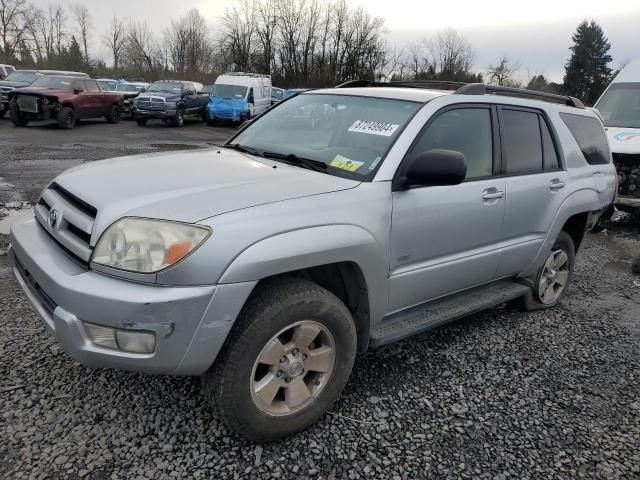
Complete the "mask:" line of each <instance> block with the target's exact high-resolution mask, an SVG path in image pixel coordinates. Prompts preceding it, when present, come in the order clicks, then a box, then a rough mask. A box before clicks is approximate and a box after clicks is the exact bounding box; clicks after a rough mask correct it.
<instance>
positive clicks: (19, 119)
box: [9, 108, 29, 127]
mask: <svg viewBox="0 0 640 480" xmlns="http://www.w3.org/2000/svg"><path fill="white" fill-rule="evenodd" d="M9 118H11V121H12V122H13V124H14V125H15V126H16V127H26V126H27V125H28V124H29V119H28V118H26V117H25V116H24V114H22V113H20V112H18V111H17V110H15V109H13V108H12V109H11V112H10V113H9Z"/></svg>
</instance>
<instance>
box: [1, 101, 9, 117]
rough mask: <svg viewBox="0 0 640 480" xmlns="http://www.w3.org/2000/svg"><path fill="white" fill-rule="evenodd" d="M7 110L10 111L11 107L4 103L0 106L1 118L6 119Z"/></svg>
mask: <svg viewBox="0 0 640 480" xmlns="http://www.w3.org/2000/svg"><path fill="white" fill-rule="evenodd" d="M7 110H9V107H8V106H7V105H5V104H4V103H3V104H1V105H0V118H2V117H4V114H5V113H7Z"/></svg>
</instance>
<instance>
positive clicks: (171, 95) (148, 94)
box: [139, 92, 180, 100]
mask: <svg viewBox="0 0 640 480" xmlns="http://www.w3.org/2000/svg"><path fill="white" fill-rule="evenodd" d="M146 97H162V98H164V99H167V100H168V99H170V98H174V97H175V98H180V94H179V93H171V92H145V93H141V94H140V96H139V98H146Z"/></svg>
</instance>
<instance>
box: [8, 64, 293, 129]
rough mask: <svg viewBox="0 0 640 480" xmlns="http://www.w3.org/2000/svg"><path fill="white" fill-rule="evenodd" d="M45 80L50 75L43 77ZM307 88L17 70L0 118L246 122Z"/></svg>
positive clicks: (265, 78)
mask: <svg viewBox="0 0 640 480" xmlns="http://www.w3.org/2000/svg"><path fill="white" fill-rule="evenodd" d="M42 77H47V78H46V79H43V78H42ZM301 91H303V89H295V90H283V89H281V88H277V87H273V86H272V85H271V77H270V76H269V75H259V74H253V73H244V72H233V73H227V74H223V75H220V76H219V77H218V78H217V79H216V81H215V82H214V83H213V84H212V85H207V86H205V85H203V84H201V83H198V82H192V81H184V80H159V81H156V82H154V83H151V84H149V83H146V82H138V81H127V80H124V79H112V78H99V79H91V78H89V76H88V75H87V74H85V73H80V72H66V71H55V70H15V71H13V72H11V73H10V74H9V75H7V78H6V79H5V80H3V81H0V100H1V103H0V105H1V107H0V116H3V115H4V114H5V113H6V112H8V111H11V120H12V121H13V123H14V124H15V125H16V126H20V127H22V126H26V125H27V124H28V123H29V122H31V121H34V120H47V119H52V120H56V121H57V122H58V125H59V126H60V127H61V128H73V126H74V125H75V124H76V122H77V121H78V120H79V119H83V118H99V117H105V118H107V119H108V121H110V122H113V123H115V122H118V121H119V120H120V118H122V117H123V116H127V117H130V118H133V119H134V120H135V121H136V122H137V124H138V125H140V126H145V125H146V124H147V122H148V121H149V120H153V119H158V120H162V121H164V122H165V123H167V124H169V125H173V126H177V127H180V126H182V125H184V121H185V118H187V117H195V118H198V119H201V120H202V121H204V122H206V123H207V124H208V125H217V124H221V123H235V124H239V123H243V122H245V121H246V120H249V119H251V118H253V117H255V116H257V115H260V114H261V113H263V112H264V111H266V110H267V109H269V108H270V107H271V106H273V105H275V104H276V103H278V102H280V101H281V100H283V99H285V98H288V97H290V96H292V95H295V94H297V93H299V92H301Z"/></svg>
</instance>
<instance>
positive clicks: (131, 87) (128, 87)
mask: <svg viewBox="0 0 640 480" xmlns="http://www.w3.org/2000/svg"><path fill="white" fill-rule="evenodd" d="M143 88H144V85H136V84H134V83H121V84H120V85H118V86H117V87H116V90H117V91H118V92H140V91H142V89H143Z"/></svg>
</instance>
